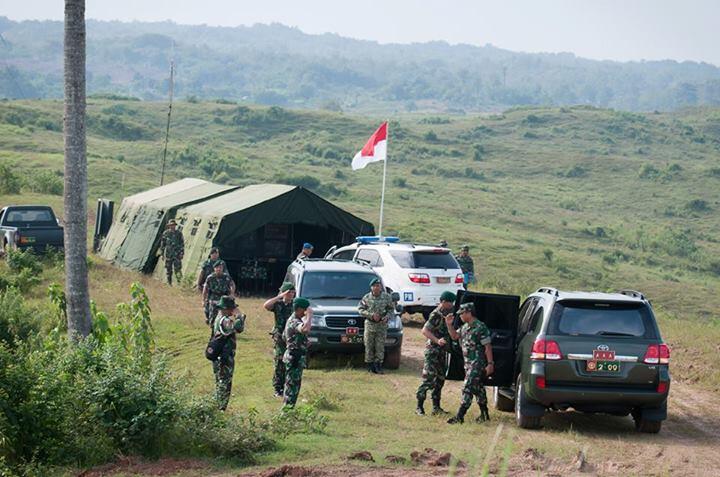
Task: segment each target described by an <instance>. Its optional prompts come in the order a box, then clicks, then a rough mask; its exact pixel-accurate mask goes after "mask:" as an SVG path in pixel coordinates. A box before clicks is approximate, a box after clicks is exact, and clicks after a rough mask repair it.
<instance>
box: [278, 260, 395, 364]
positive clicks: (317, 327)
mask: <svg viewBox="0 0 720 477" xmlns="http://www.w3.org/2000/svg"><path fill="white" fill-rule="evenodd" d="M374 278H380V277H379V276H378V275H377V274H376V273H375V272H374V271H373V269H372V268H370V267H369V266H368V265H366V264H362V263H357V262H352V261H348V260H325V259H306V260H295V261H294V262H293V263H291V264H290V266H289V267H288V271H287V275H286V276H285V281H289V282H292V283H293V284H294V285H295V287H296V289H297V290H298V296H302V297H305V298H307V299H308V300H310V306H311V307H312V310H313V323H312V329H311V330H310V337H309V342H310V352H311V353H316V352H320V351H322V352H333V353H360V352H362V351H363V350H364V349H365V346H364V345H363V332H364V330H365V319H364V318H363V317H362V316H360V315H359V314H358V304H359V303H360V300H361V299H362V297H363V296H365V294H366V293H369V292H370V280H372V279H374ZM381 281H382V280H381ZM393 299H394V300H395V301H396V302H397V300H398V299H399V297H398V296H397V293H393ZM401 310H402V308H401V307H399V306H398V307H397V309H396V312H395V315H394V316H393V318H392V319H391V320H390V321H389V322H388V333H387V338H386V339H385V360H384V363H383V366H384V367H386V368H388V369H397V368H398V367H399V366H400V357H401V354H402V341H403V325H402V320H401V319H400V311H401Z"/></svg>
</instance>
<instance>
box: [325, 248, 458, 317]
mask: <svg viewBox="0 0 720 477" xmlns="http://www.w3.org/2000/svg"><path fill="white" fill-rule="evenodd" d="M357 240H358V241H357V242H356V243H353V244H351V245H346V246H344V247H340V248H336V247H333V248H331V249H330V250H329V251H328V253H327V254H326V255H325V258H332V259H333V260H355V261H358V262H365V263H367V264H369V265H370V266H371V267H372V269H373V270H374V271H375V273H377V274H378V275H380V277H381V278H382V280H383V283H384V284H385V286H386V288H388V289H389V290H390V291H393V292H398V293H399V294H400V301H399V304H400V305H402V306H403V309H404V310H405V311H407V312H408V313H422V314H423V316H424V317H425V318H426V319H427V317H428V315H429V314H430V312H431V311H432V310H433V309H434V308H435V307H436V306H437V305H438V303H439V302H440V294H441V293H442V292H444V291H451V292H453V293H456V292H457V291H458V290H461V289H463V274H462V270H461V269H460V265H459V264H458V262H457V260H455V257H454V256H453V254H452V253H450V249H448V248H444V247H437V246H433V245H420V244H412V243H401V242H400V241H399V239H398V238H397V237H382V238H378V237H358V239H357Z"/></svg>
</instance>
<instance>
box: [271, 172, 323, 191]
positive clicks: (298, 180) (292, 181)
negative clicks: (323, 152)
mask: <svg viewBox="0 0 720 477" xmlns="http://www.w3.org/2000/svg"><path fill="white" fill-rule="evenodd" d="M275 180H276V181H277V182H278V183H279V184H288V185H294V186H300V187H305V188H306V189H317V188H318V187H320V180H319V179H317V178H316V177H313V176H309V175H304V176H285V175H277V176H275Z"/></svg>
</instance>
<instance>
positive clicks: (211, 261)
mask: <svg viewBox="0 0 720 477" xmlns="http://www.w3.org/2000/svg"><path fill="white" fill-rule="evenodd" d="M218 260H219V261H220V262H222V264H223V271H224V272H225V273H228V268H227V264H226V263H225V261H224V260H220V250H219V249H218V248H217V247H213V248H211V249H210V256H209V257H208V259H207V260H205V261H204V262H203V264H202V267H201V268H200V275H198V281H197V287H198V290H200V291H201V292H202V291H203V286H204V285H205V280H207V277H209V276H210V275H211V274H212V273H213V271H215V262H217V261H218Z"/></svg>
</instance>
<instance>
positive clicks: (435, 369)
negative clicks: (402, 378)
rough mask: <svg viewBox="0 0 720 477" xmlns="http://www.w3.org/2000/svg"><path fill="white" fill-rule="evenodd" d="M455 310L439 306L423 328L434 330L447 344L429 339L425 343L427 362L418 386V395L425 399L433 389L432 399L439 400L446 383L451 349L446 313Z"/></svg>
mask: <svg viewBox="0 0 720 477" xmlns="http://www.w3.org/2000/svg"><path fill="white" fill-rule="evenodd" d="M452 312H453V310H452V309H450V310H449V311H447V312H444V311H442V309H441V308H440V307H439V306H438V307H437V308H435V309H434V310H433V311H432V312H431V313H430V316H429V318H428V320H427V322H425V325H424V326H423V328H424V329H425V330H428V331H430V332H432V334H433V335H435V337H436V338H437V339H440V338H444V339H445V341H446V343H447V344H446V345H445V346H444V347H441V346H440V345H437V344H435V343H434V342H432V341H430V340H427V342H426V344H425V362H424V364H423V371H422V383H420V386H419V387H418V390H417V393H416V397H417V398H418V399H419V400H425V397H426V396H427V392H428V391H430V390H432V399H433V400H439V399H440V397H441V395H442V389H443V386H444V385H445V374H446V373H447V353H448V352H449V351H450V342H451V341H452V338H450V332H449V331H448V328H447V324H446V323H445V315H446V314H451V313H452Z"/></svg>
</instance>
